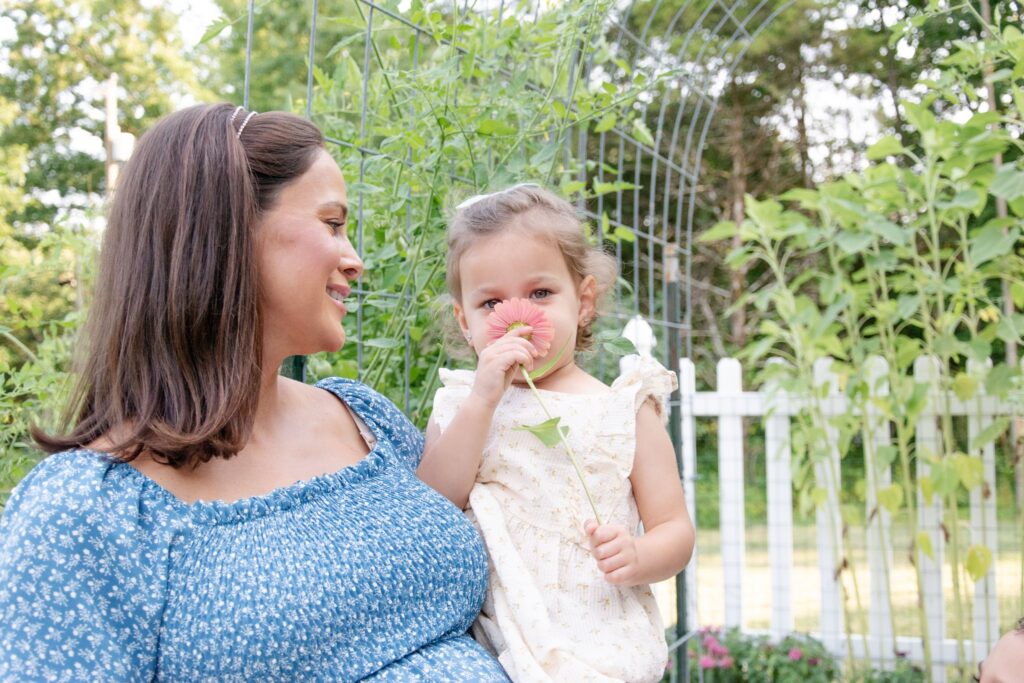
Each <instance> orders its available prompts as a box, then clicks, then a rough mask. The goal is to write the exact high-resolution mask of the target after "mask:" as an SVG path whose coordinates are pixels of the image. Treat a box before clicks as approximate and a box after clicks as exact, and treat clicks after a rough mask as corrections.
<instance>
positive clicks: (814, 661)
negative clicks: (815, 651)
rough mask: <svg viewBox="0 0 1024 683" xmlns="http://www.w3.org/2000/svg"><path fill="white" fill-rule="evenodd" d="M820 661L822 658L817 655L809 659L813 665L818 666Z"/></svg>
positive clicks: (808, 661)
mask: <svg viewBox="0 0 1024 683" xmlns="http://www.w3.org/2000/svg"><path fill="white" fill-rule="evenodd" d="M819 661H820V660H819V659H818V658H817V657H811V658H810V659H808V660H807V663H808V664H810V665H811V666H818V662H819Z"/></svg>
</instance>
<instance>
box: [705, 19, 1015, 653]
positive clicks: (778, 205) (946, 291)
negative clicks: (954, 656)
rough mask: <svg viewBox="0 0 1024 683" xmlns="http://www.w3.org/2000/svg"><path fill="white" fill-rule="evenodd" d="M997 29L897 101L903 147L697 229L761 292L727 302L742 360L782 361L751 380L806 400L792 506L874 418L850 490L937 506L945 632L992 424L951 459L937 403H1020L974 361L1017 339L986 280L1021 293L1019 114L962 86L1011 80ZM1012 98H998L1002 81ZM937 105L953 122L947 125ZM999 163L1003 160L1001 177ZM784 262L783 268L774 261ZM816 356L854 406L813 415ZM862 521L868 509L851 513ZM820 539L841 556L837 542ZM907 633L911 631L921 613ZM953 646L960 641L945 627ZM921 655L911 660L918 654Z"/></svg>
mask: <svg viewBox="0 0 1024 683" xmlns="http://www.w3.org/2000/svg"><path fill="white" fill-rule="evenodd" d="M1011 28H1012V27H1007V29H1006V30H1000V28H999V27H995V28H994V29H993V30H992V36H993V37H992V38H991V39H989V40H987V41H985V43H984V50H981V48H980V47H979V46H978V45H976V44H973V43H971V44H962V45H959V44H958V45H959V48H960V49H959V50H958V51H956V52H954V53H953V55H951V57H950V59H949V60H947V63H946V66H945V68H944V69H943V70H942V71H941V73H940V76H939V78H938V79H936V80H932V81H929V82H928V86H929V91H928V94H927V95H925V96H924V97H923V99H922V100H921V101H919V102H910V101H905V102H903V103H902V112H903V115H904V116H905V119H906V122H907V126H908V129H909V130H910V131H911V132H912V133H913V135H912V137H913V138H914V139H917V140H919V144H915V145H912V146H908V145H905V144H903V143H901V142H900V141H898V140H897V139H895V138H893V137H887V138H883V139H882V140H881V141H879V142H878V143H876V144H875V145H874V146H872V148H871V149H870V150H869V157H870V158H871V159H873V163H872V164H871V165H869V166H868V167H867V168H865V169H864V170H863V171H862V172H859V173H854V174H849V175H847V176H846V177H844V178H842V179H841V180H837V181H834V182H830V183H826V184H823V185H821V186H819V187H817V188H816V189H813V190H812V189H802V190H797V191H791V192H789V193H786V194H785V195H783V196H782V197H780V198H779V199H778V200H776V199H766V200H760V201H759V200H756V199H754V198H752V197H749V196H748V197H747V202H746V219H745V220H744V221H743V222H742V223H741V224H740V225H739V226H735V225H729V224H723V225H722V226H720V227H717V228H716V229H715V234H716V235H718V236H721V237H725V236H728V235H732V234H736V235H738V239H739V241H740V244H739V246H738V247H737V248H736V249H734V250H733V252H732V253H731V255H730V257H729V260H730V263H731V264H733V266H734V267H737V268H743V269H747V270H749V271H750V272H752V273H758V274H761V275H763V276H764V277H765V279H766V280H767V282H768V284H767V285H765V286H764V287H761V288H758V289H753V290H750V291H748V292H747V293H746V295H745V299H744V304H747V303H749V304H751V305H753V306H754V307H756V308H757V309H759V310H761V311H764V312H766V316H765V318H764V319H763V321H762V323H761V325H760V328H759V333H760V334H759V339H757V340H756V341H755V342H754V343H752V344H751V345H749V346H748V347H747V349H746V350H745V355H746V356H747V357H749V358H751V359H755V360H756V359H760V358H763V357H765V356H768V355H773V356H777V357H780V358H782V359H784V361H785V362H784V363H776V364H770V365H769V366H768V367H767V368H766V369H765V372H764V373H763V374H764V377H765V379H771V380H773V381H775V382H777V383H778V384H779V385H780V386H781V387H782V388H783V389H785V390H787V391H790V392H793V393H796V394H799V395H807V396H811V397H812V401H811V405H810V407H809V408H808V410H807V411H805V412H804V413H803V414H802V415H801V416H800V419H799V425H800V429H799V430H798V431H797V432H796V433H795V434H794V436H793V444H792V445H793V448H794V454H795V458H796V462H795V467H794V471H795V474H794V478H795V481H796V484H797V486H798V490H799V491H798V492H799V498H800V501H801V505H802V507H803V509H805V510H807V509H810V508H813V507H814V506H817V505H824V504H825V497H824V495H823V493H824V491H823V490H822V489H820V488H819V486H820V484H819V483H818V479H817V477H816V476H815V472H816V467H818V468H820V467H825V468H828V467H829V465H828V460H827V456H828V455H829V454H831V453H832V452H833V451H838V452H839V454H840V456H841V457H846V455H847V454H848V453H849V452H850V451H851V444H852V443H853V441H854V438H855V437H856V436H857V435H858V434H859V433H862V432H863V433H870V432H871V430H872V429H873V422H872V419H873V418H871V414H872V413H874V414H875V415H877V416H878V419H885V420H889V421H892V422H893V423H894V424H895V436H896V443H895V446H892V447H886V449H884V450H883V451H882V452H874V449H873V447H871V446H872V445H871V444H865V453H864V458H865V470H864V475H865V479H864V480H862V481H859V482H855V486H854V488H860V489H866V488H867V487H868V485H869V483H873V482H874V477H876V476H877V473H878V472H880V471H882V470H883V469H888V468H889V467H890V466H891V465H892V464H894V463H895V465H896V471H897V473H898V475H899V476H898V484H896V485H894V486H890V487H887V488H883V489H881V490H880V491H879V495H878V502H879V505H881V506H883V507H884V508H885V509H886V510H887V511H889V512H890V513H892V514H895V513H898V512H900V511H901V510H902V509H904V507H906V508H907V509H908V510H909V512H910V513H911V520H912V521H914V520H916V516H915V506H916V503H915V500H916V495H915V493H916V491H915V489H919V490H920V493H921V494H922V496H923V498H924V500H925V502H926V503H927V502H928V501H930V500H933V499H934V497H939V498H940V499H941V500H942V501H943V502H944V503H945V505H946V508H947V519H946V520H945V521H944V528H945V529H947V530H948V532H949V543H950V548H949V553H950V555H951V558H952V561H953V562H954V565H955V566H956V567H957V570H956V571H954V572H953V584H954V599H955V609H956V614H957V615H958V616H957V621H958V622H959V623H961V624H962V623H963V622H964V618H961V617H964V611H963V610H964V608H963V595H962V589H961V587H960V584H961V582H962V580H963V579H962V577H963V576H964V575H966V576H969V577H970V578H971V579H972V580H974V581H977V580H978V579H980V578H981V577H982V576H983V575H984V574H985V573H986V572H987V570H988V568H989V567H990V565H991V561H992V557H991V551H990V549H988V548H985V547H984V546H980V545H974V546H971V547H970V548H969V549H966V552H964V548H963V546H962V545H961V544H960V540H959V534H960V526H961V523H960V519H959V501H960V500H961V497H962V496H963V495H964V494H965V493H966V492H969V491H972V490H978V489H979V488H980V487H982V486H983V485H984V481H983V466H982V461H981V459H980V457H979V454H980V452H979V449H980V447H981V446H982V445H983V444H986V443H990V442H992V441H993V440H995V439H996V438H998V437H999V435H1000V434H1002V433H1003V432H1004V431H1005V429H1006V426H1007V421H998V422H996V423H995V424H993V425H992V426H991V427H989V428H987V429H986V430H984V432H983V433H982V434H979V435H978V436H977V437H976V438H975V439H974V441H973V443H971V444H970V445H969V446H970V448H969V452H963V450H961V449H960V447H959V446H960V444H959V443H958V439H957V434H956V432H955V430H954V426H953V407H952V404H951V401H952V400H953V399H954V398H955V399H957V400H959V401H960V402H963V403H966V404H967V405H968V406H970V405H976V406H978V407H979V410H980V403H979V401H980V398H981V396H982V394H983V393H984V392H990V393H991V394H995V395H997V396H1000V397H1002V398H1004V399H1014V398H1016V399H1017V400H1019V399H1020V398H1021V393H1020V389H1021V386H1022V385H1021V377H1020V371H1019V369H1017V368H1009V367H1007V366H1006V365H1004V364H998V365H995V366H992V364H991V363H990V361H989V359H990V358H991V357H992V356H993V355H998V354H999V353H1000V351H1001V349H1002V348H1003V347H1004V346H1005V345H1007V344H1014V345H1019V344H1020V343H1021V341H1022V332H1024V316H1022V315H1020V314H1019V313H1015V312H1013V313H1010V314H1005V313H1004V312H1003V311H1002V304H1003V301H1002V299H1001V297H1002V292H1003V285H1004V284H1006V285H1009V286H1011V288H1012V286H1016V285H1019V283H1021V282H1022V281H1024V254H1022V253H1021V244H1022V240H1021V234H1022V220H1021V219H1022V217H1024V200H1022V196H1024V183H1022V182H1021V180H1020V178H1019V177H1018V174H1019V171H1018V163H1019V161H1013V160H1015V159H1019V157H1020V156H1021V151H1022V146H1021V143H1020V141H1019V139H1017V137H1016V136H1015V135H1014V133H1013V131H1015V130H1019V129H1020V126H1021V125H1022V123H1024V121H1022V117H1024V112H1022V111H1021V110H1020V109H1019V107H1018V106H1016V105H1015V106H1010V107H1007V109H1006V110H1004V111H1001V112H980V111H979V107H978V101H977V99H976V98H974V97H973V96H972V95H971V94H970V93H971V88H970V87H969V82H970V78H971V77H973V76H976V75H977V70H980V69H982V68H984V67H985V63H984V62H983V61H981V60H980V59H972V58H970V56H971V55H975V56H977V55H978V54H984V55H986V56H987V58H988V59H990V60H992V64H993V68H995V69H997V70H1007V71H1008V72H1009V73H1012V74H1014V76H1015V77H1016V78H1020V77H1022V76H1024V60H1022V58H1024V39H1022V38H1021V35H1020V32H1019V31H1016V30H1011ZM965 53H967V55H966V56H965ZM972 69H973V71H972ZM1012 88H1013V89H1014V92H1016V90H1017V89H1018V86H1016V85H1013V86H1012ZM1019 101H1020V100H1019V99H1018V100H1015V102H1018V103H1019ZM940 103H941V106H940ZM951 104H952V105H954V106H955V107H956V111H957V113H956V115H957V116H958V117H960V118H963V119H965V120H963V121H957V122H954V120H953V116H954V110H953V109H952V108H951V107H950V105H951ZM972 111H973V112H974V113H973V115H971V116H969V117H967V116H963V112H968V113H969V112H972ZM999 155H1004V156H1005V158H1006V159H1007V161H1008V163H1006V165H1004V166H1002V167H1001V168H1000V167H999V159H998V158H999ZM999 199H1002V200H1005V201H1006V202H1007V203H1008V206H1009V215H1006V216H1001V215H999V214H998V213H997V211H996V206H997V204H998V202H997V200H999ZM797 263H799V264H802V267H801V268H800V269H799V270H797V269H795V268H793V267H792V266H793V264H797ZM919 356H928V357H931V358H933V359H934V361H935V371H934V376H931V377H928V376H924V375H922V374H921V371H922V370H924V369H925V367H924V366H920V365H919V364H918V363H915V361H916V359H917V358H918V357H919ZM878 360H882V361H884V364H882V365H880V364H878ZM822 362H824V363H827V364H829V374H830V376H831V379H830V380H829V382H831V386H832V387H834V388H835V389H836V390H837V391H838V393H841V394H844V395H845V396H846V397H847V398H848V399H849V400H850V402H851V404H852V405H853V406H855V407H856V408H857V410H856V411H851V412H850V413H849V414H847V415H842V416H837V417H836V416H829V415H827V413H826V411H825V410H824V404H823V401H824V399H825V397H826V396H827V394H828V390H829V387H830V384H829V383H825V382H823V381H822V380H823V379H824V378H823V376H822V374H821V372H820V367H819V365H820V364H821V363H822ZM929 394H937V395H939V396H942V397H946V398H941V399H939V400H938V401H937V402H936V404H935V405H934V406H933V409H934V410H935V411H936V412H937V413H938V414H939V417H940V420H939V421H940V424H941V436H942V439H941V442H942V444H943V446H942V447H941V449H940V451H941V452H938V453H933V452H930V451H928V450H926V449H924V448H916V447H915V443H914V439H913V435H914V432H915V427H916V423H917V420H918V418H919V417H920V415H921V414H922V412H923V410H924V408H925V404H926V400H927V398H928V396H929ZM918 462H922V463H925V464H927V466H928V469H929V471H928V474H927V475H924V476H920V477H917V476H916V475H915V470H914V467H913V465H914V464H916V463H918ZM820 471H821V470H820V469H818V470H817V472H818V473H820ZM877 512H878V510H877V509H876V510H872V511H869V514H868V518H869V519H872V518H874V517H875V514H876V513H877ZM842 514H843V517H844V520H845V521H846V522H847V523H852V522H854V521H856V520H854V519H851V516H850V514H849V513H848V512H847V511H845V510H844V511H842ZM914 537H915V538H916V539H917V541H916V545H917V550H918V551H919V552H920V553H922V554H923V555H924V556H927V557H934V548H933V546H932V540H931V538H930V537H929V535H928V534H926V533H924V532H923V531H922V532H919V533H915V534H914ZM836 541H837V543H839V544H840V545H841V544H842V541H843V539H836ZM917 564H919V563H917ZM918 571H920V568H919V567H918ZM919 580H920V577H919ZM844 585H845V584H844ZM858 607H859V605H858ZM921 622H922V632H923V633H927V626H926V625H925V624H924V617H923V612H922V616H921ZM847 627H848V628H849V620H847ZM957 636H958V638H959V639H961V640H962V638H963V633H962V631H961V632H959V633H957ZM925 640H926V641H927V636H925ZM925 647H926V653H925V655H926V659H927V658H929V657H930V652H929V651H928V646H927V642H926V646H925ZM961 657H963V652H962V651H961ZM964 665H965V662H964V660H963V659H961V666H964Z"/></svg>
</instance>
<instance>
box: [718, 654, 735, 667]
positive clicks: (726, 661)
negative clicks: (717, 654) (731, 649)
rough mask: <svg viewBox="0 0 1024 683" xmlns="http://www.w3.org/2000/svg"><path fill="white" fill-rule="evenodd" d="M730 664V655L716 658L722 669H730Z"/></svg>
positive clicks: (731, 663)
mask: <svg viewBox="0 0 1024 683" xmlns="http://www.w3.org/2000/svg"><path fill="white" fill-rule="evenodd" d="M732 665H733V661H732V657H723V658H722V659H720V660H718V666H720V667H722V668H723V669H731V668H732Z"/></svg>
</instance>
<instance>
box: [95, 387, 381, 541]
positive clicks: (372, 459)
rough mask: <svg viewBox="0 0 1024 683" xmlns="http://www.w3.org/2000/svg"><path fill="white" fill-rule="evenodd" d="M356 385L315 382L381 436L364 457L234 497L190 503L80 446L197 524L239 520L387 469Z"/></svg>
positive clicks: (296, 503)
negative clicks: (231, 498)
mask: <svg viewBox="0 0 1024 683" xmlns="http://www.w3.org/2000/svg"><path fill="white" fill-rule="evenodd" d="M353 385H357V386H358V383H357V382H353V381H351V380H345V379H340V378H328V379H324V380H321V381H320V382H317V384H316V385H315V386H316V387H317V388H319V389H323V390H325V391H329V392H330V393H332V394H334V395H335V396H337V397H338V398H339V399H340V400H341V401H343V402H344V403H345V404H346V405H347V406H348V407H349V408H350V409H351V410H352V411H353V412H354V413H355V414H356V415H358V416H359V417H360V418H362V420H363V421H364V422H365V423H366V425H367V426H368V427H369V428H370V431H372V432H373V435H374V436H375V437H376V439H377V443H376V444H375V445H374V447H373V448H372V449H371V450H370V452H369V453H367V454H366V455H365V456H364V457H363V458H362V459H361V460H359V461H358V462H354V463H352V464H351V465H346V466H345V467H343V468H341V469H340V470H336V471H334V472H328V473H326V474H320V475H317V476H315V477H311V478H309V479H300V480H299V481H296V482H293V483H291V484H287V485H285V486H281V487H279V488H276V489H274V490H273V491H270V492H269V493H264V494H260V495H256V496H247V497H244V498H239V499H237V500H233V501H225V500H197V501H194V502H191V503H189V502H186V501H184V500H182V499H181V498H178V497H177V496H176V495H174V494H173V493H171V492H170V491H168V490H167V489H166V488H164V487H163V486H162V485H160V484H159V483H157V481H156V480H154V479H153V478H151V477H149V476H148V475H146V474H143V473H142V472H141V471H139V470H138V469H136V468H135V467H133V466H132V465H131V464H130V463H126V462H121V461H119V460H116V459H114V458H113V457H112V456H111V455H110V454H109V453H105V452H103V451H96V450H92V449H89V448H82V449H80V450H81V451H83V452H85V453H88V454H91V455H93V456H94V457H98V458H100V459H103V460H106V461H107V462H109V463H110V465H111V466H110V474H112V475H114V476H118V477H120V478H121V479H122V480H124V481H129V482H132V483H134V484H136V485H139V486H141V490H140V496H141V497H146V496H147V495H148V496H152V497H153V498H155V499H157V500H159V501H161V502H162V503H163V504H165V505H166V506H167V507H169V508H171V509H173V510H175V511H176V512H177V513H178V514H179V515H181V516H184V517H187V518H189V519H190V520H191V521H193V522H195V523H197V524H209V525H217V524H236V523H240V522H244V521H247V520H251V519H255V518H258V517H263V516H265V515H268V514H272V513H275V512H283V511H285V510H290V509H293V508H295V507H298V506H301V505H303V504H304V503H307V502H309V501H311V500H315V499H317V498H320V497H322V496H324V495H327V494H329V493H331V492H334V491H338V490H341V489H345V488H349V487H352V486H355V485H357V484H359V483H361V482H363V481H365V480H367V479H369V478H371V477H373V476H375V475H376V474H378V473H379V472H381V471H382V470H384V469H386V467H387V465H388V458H387V452H388V451H387V449H388V448H390V446H389V443H390V442H389V441H388V440H387V439H386V438H385V435H384V434H383V433H382V432H381V430H380V428H379V427H378V425H377V423H376V421H375V420H373V419H371V418H369V417H368V416H367V415H366V414H364V412H363V411H362V410H361V408H363V407H364V405H363V404H364V400H363V398H364V397H361V396H359V395H358V394H355V393H353V392H349V391H346V389H348V388H349V387H351V386H353Z"/></svg>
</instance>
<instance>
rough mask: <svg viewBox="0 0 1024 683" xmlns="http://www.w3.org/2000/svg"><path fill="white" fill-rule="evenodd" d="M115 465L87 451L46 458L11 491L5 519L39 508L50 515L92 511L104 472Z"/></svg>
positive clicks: (110, 459)
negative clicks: (14, 514)
mask: <svg viewBox="0 0 1024 683" xmlns="http://www.w3.org/2000/svg"><path fill="white" fill-rule="evenodd" d="M115 462H116V461H115V460H113V458H110V457H105V456H103V455H101V454H99V453H97V452H95V451H91V450H88V449H76V450H70V451H61V452H59V453H54V454H52V455H49V456H47V457H46V458H44V459H43V460H41V461H40V462H39V463H38V464H37V465H36V466H35V467H33V468H32V470H31V471H30V472H29V473H28V474H27V475H25V477H24V478H23V479H22V480H21V481H20V482H19V483H18V485H17V486H16V487H15V488H14V491H12V493H11V497H10V499H9V500H8V501H7V505H6V506H5V508H4V513H5V514H4V517H5V518H6V517H7V516H8V515H9V514H11V513H12V512H13V511H19V512H21V513H23V514H24V513H26V512H29V511H32V510H36V509H38V508H42V509H45V510H49V511H50V512H51V514H60V513H64V514H66V513H69V512H72V511H81V510H86V509H90V508H93V507H95V506H96V504H97V503H98V502H99V500H100V499H101V498H102V497H103V493H104V491H103V489H104V481H105V479H106V475H107V472H108V471H109V469H110V467H111V466H112V465H113V464H114V463H115Z"/></svg>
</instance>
